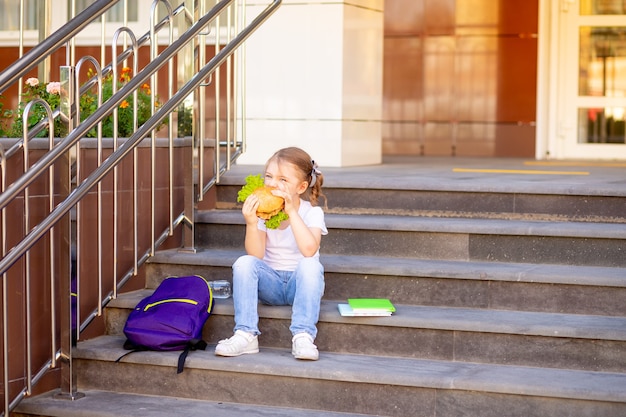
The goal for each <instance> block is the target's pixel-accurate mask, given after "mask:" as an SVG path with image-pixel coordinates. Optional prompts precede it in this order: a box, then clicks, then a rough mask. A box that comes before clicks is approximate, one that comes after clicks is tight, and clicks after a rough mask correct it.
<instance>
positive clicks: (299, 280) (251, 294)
mask: <svg viewBox="0 0 626 417" xmlns="http://www.w3.org/2000/svg"><path fill="white" fill-rule="evenodd" d="M323 294H324V267H323V266H322V264H321V263H320V261H319V259H318V258H303V259H302V260H301V261H300V263H299V264H298V266H297V268H296V270H295V271H276V270H274V269H272V268H270V267H269V266H268V265H267V264H266V263H265V262H263V261H262V260H261V259H259V258H257V257H255V256H251V255H244V256H242V257H240V258H239V259H237V261H235V263H234V264H233V301H234V304H235V331H237V330H243V331H244V332H248V333H251V334H255V335H258V334H261V332H260V331H259V313H258V310H257V306H258V303H259V301H260V302H262V303H263V304H269V305H291V306H293V307H292V309H291V326H290V327H289V330H290V331H291V334H292V335H296V334H298V333H302V332H306V333H308V334H310V335H311V336H313V339H315V336H316V335H317V327H316V326H315V325H316V324H317V320H318V319H319V314H320V302H321V300H322V295H323Z"/></svg>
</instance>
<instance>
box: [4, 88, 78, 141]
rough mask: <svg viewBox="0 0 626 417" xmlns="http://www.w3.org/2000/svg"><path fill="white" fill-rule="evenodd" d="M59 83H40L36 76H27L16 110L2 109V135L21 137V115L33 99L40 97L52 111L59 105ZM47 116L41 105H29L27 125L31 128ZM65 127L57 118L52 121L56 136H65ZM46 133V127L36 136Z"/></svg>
mask: <svg viewBox="0 0 626 417" xmlns="http://www.w3.org/2000/svg"><path fill="white" fill-rule="evenodd" d="M60 92H61V85H60V83H58V82H50V83H47V84H44V83H40V82H39V80H38V79H37V78H29V79H27V80H26V82H25V83H24V91H23V93H22V94H21V101H20V103H19V105H18V108H17V110H4V111H3V112H2V118H3V123H2V125H3V131H2V134H3V136H7V137H14V138H17V137H21V136H22V134H23V126H24V124H23V122H24V121H23V115H24V110H25V109H26V106H27V104H28V103H29V102H30V101H32V100H35V99H38V98H39V99H42V100H44V101H45V102H46V103H48V104H49V105H50V108H51V110H53V111H54V109H56V108H57V107H59V103H60V102H61V96H60ZM46 116H47V112H46V110H45V108H44V107H43V106H42V105H34V106H32V107H31V109H30V111H29V113H28V127H29V128H32V127H33V126H35V125H36V124H37V123H39V122H40V121H41V120H44V119H45V118H46ZM66 134H67V129H66V127H65V126H64V125H63V123H61V121H60V120H59V119H58V118H57V119H56V120H55V121H54V135H55V136H58V137H62V136H65V135H66ZM47 135H48V129H43V130H42V131H41V132H40V133H39V134H38V136H40V137H43V136H47Z"/></svg>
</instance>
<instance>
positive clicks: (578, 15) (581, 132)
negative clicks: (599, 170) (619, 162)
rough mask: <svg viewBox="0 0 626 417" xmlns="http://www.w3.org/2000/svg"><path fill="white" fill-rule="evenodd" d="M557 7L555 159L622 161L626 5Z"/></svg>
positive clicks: (570, 2) (598, 0) (574, 1)
mask: <svg viewBox="0 0 626 417" xmlns="http://www.w3.org/2000/svg"><path fill="white" fill-rule="evenodd" d="M562 1H563V3H562V9H561V11H562V22H563V23H564V25H563V26H562V29H563V31H562V32H561V35H562V36H561V37H560V45H561V54H563V55H562V57H563V59H562V60H561V61H560V62H561V63H563V64H564V66H563V67H561V68H560V69H559V74H560V75H561V76H562V78H561V80H560V82H559V88H560V89H561V94H559V96H560V98H561V105H560V106H559V107H560V112H559V120H560V129H559V130H560V135H561V138H562V139H563V142H562V145H563V146H561V147H560V149H558V150H556V151H557V154H558V155H557V156H558V157H560V158H582V159H626V130H625V125H624V117H625V110H626V1H624V0H562Z"/></svg>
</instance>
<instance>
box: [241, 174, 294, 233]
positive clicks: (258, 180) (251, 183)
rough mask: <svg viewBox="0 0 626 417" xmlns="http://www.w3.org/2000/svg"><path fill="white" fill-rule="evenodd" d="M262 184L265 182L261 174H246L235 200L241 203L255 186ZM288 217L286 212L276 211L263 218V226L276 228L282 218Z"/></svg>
mask: <svg viewBox="0 0 626 417" xmlns="http://www.w3.org/2000/svg"><path fill="white" fill-rule="evenodd" d="M264 185H265V183H264V182H263V178H262V177H261V174H257V175H248V176H247V177H246V184H245V185H244V186H243V187H241V190H239V192H238V193H237V202H238V203H243V202H244V201H246V198H248V196H249V195H250V194H252V193H253V192H254V190H256V189H257V188H261V187H263V186H264ZM288 218H289V216H288V215H287V213H285V212H284V211H282V210H281V211H279V212H278V214H275V215H274V216H272V217H270V218H269V219H268V220H265V227H267V228H268V229H277V228H278V226H280V223H281V222H283V221H284V220H287V219H288Z"/></svg>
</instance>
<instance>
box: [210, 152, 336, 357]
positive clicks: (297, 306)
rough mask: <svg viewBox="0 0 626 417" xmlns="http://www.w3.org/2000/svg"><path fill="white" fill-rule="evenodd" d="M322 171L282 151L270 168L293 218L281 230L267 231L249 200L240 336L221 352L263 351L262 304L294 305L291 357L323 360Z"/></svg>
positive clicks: (239, 277) (300, 155) (271, 182)
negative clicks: (320, 344)
mask: <svg viewBox="0 0 626 417" xmlns="http://www.w3.org/2000/svg"><path fill="white" fill-rule="evenodd" d="M322 184H323V176H322V173H321V172H320V171H319V170H318V169H317V165H316V164H315V162H314V161H312V160H311V157H310V156H309V155H308V154H307V153H306V152H305V151H303V150H302V149H300V148H295V147H290V148H284V149H281V150H279V151H278V152H276V153H275V154H274V155H273V156H272V157H271V158H270V159H269V160H268V161H267V163H266V165H265V185H266V186H269V187H272V188H273V190H272V191H271V192H272V194H274V195H275V196H278V197H281V198H283V199H284V200H285V206H284V211H285V213H286V214H287V215H288V216H289V219H288V220H285V221H283V222H282V223H281V224H280V226H279V227H278V228H277V229H268V228H267V227H265V221H264V220H261V219H259V218H258V217H257V214H256V212H257V208H258V206H259V199H258V197H257V196H255V195H254V194H251V195H250V196H249V197H248V198H247V199H246V200H245V202H244V204H243V208H242V210H241V211H242V213H243V217H244V219H245V221H246V235H245V241H244V242H245V248H246V253H247V255H244V256H241V257H240V258H239V259H237V261H235V263H234V264H233V301H234V305H235V328H234V330H235V334H234V335H233V336H232V337H230V338H229V339H225V340H222V341H220V342H219V343H218V344H217V346H216V348H215V354H216V355H219V356H239V355H241V354H244V353H257V352H258V351H259V343H258V335H259V334H260V333H261V332H260V331H259V328H258V323H259V315H258V312H257V305H258V302H259V301H261V302H262V303H264V304H269V305H291V306H292V314H291V326H290V327H289V330H290V331H291V334H292V336H293V338H292V349H291V353H292V355H293V356H294V357H295V358H296V359H307V360H317V359H318V357H319V353H318V350H317V346H315V344H314V343H313V342H314V340H315V337H316V335H317V327H316V324H317V321H318V318H319V312H320V302H321V299H322V295H323V294H324V268H323V266H322V264H321V263H320V261H319V247H320V241H321V238H322V235H326V234H327V233H328V231H327V230H326V224H325V222H324V212H323V210H322V208H321V207H319V206H317V204H318V199H319V198H320V197H322V198H324V196H323V194H322V192H321V187H322Z"/></svg>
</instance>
